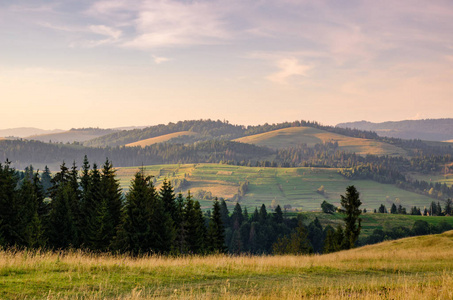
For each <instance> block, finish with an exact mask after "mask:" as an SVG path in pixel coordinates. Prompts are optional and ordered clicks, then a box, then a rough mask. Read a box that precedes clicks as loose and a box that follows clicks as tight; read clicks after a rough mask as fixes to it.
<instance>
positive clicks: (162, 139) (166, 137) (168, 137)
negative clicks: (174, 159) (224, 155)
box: [126, 131, 198, 147]
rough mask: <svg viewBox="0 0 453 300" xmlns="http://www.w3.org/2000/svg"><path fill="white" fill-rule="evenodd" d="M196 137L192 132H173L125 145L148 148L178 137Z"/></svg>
mask: <svg viewBox="0 0 453 300" xmlns="http://www.w3.org/2000/svg"><path fill="white" fill-rule="evenodd" d="M196 135H198V133H196V132H192V131H180V132H174V133H169V134H164V135H160V136H157V137H153V138H149V139H144V140H140V141H137V142H134V143H129V144H126V147H137V146H140V147H146V146H150V145H153V144H157V143H164V142H168V141H170V140H171V139H174V138H180V137H184V136H196Z"/></svg>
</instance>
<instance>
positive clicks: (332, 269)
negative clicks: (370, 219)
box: [0, 231, 453, 299]
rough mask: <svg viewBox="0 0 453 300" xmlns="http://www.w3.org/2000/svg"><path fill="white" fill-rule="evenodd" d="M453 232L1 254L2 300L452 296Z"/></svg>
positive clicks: (418, 297)
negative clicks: (363, 241)
mask: <svg viewBox="0 0 453 300" xmlns="http://www.w3.org/2000/svg"><path fill="white" fill-rule="evenodd" d="M452 270H453V231H449V232H445V233H443V234H440V235H430V236H418V237H412V238H406V239H401V240H395V241H388V242H384V243H381V244H376V245H371V246H365V247H362V248H357V249H352V250H348V251H342V252H337V253H332V254H327V255H313V256H248V255H246V256H229V255H212V256H205V257H199V256H185V257H161V256H148V257H141V258H130V257H127V256H116V255H106V254H104V255H99V254H93V253H83V252H56V253H52V252H39V251H37V252H32V251H28V252H26V251H16V250H15V251H4V250H2V251H0V274H1V277H2V280H1V282H0V298H3V299H25V298H27V299H36V298H37V299H43V298H47V299H69V298H70V299H73V298H75V299H163V298H165V299H169V298H170V299H181V298H183V299H210V298H216V299H271V298H281V299H301V298H304V299H306V298H309V299H313V298H315V299H452V298H453V271H452Z"/></svg>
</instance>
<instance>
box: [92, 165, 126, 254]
mask: <svg viewBox="0 0 453 300" xmlns="http://www.w3.org/2000/svg"><path fill="white" fill-rule="evenodd" d="M100 193H101V199H102V200H101V201H102V202H101V205H100V207H99V208H98V210H97V212H98V213H97V220H98V224H99V225H98V226H99V228H98V233H97V235H98V239H97V240H98V245H99V246H98V247H99V248H100V249H101V250H102V249H104V250H105V249H107V248H109V246H110V244H111V243H112V241H113V238H114V236H115V234H116V230H117V228H118V227H119V226H120V224H121V212H122V208H123V193H122V190H121V187H120V184H119V180H118V179H116V174H115V169H113V165H112V163H111V162H110V161H109V160H108V159H106V161H105V163H104V166H103V168H102V174H101V184H100ZM99 237H101V238H99ZM99 243H100V244H99Z"/></svg>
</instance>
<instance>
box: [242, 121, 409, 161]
mask: <svg viewBox="0 0 453 300" xmlns="http://www.w3.org/2000/svg"><path fill="white" fill-rule="evenodd" d="M234 141H235V142H241V143H247V144H254V145H257V146H265V147H269V148H271V149H281V148H286V147H296V146H298V145H300V144H307V146H309V147H313V146H315V145H316V144H322V143H325V142H338V146H339V148H340V149H341V150H343V151H347V152H355V153H357V154H361V155H365V154H374V155H398V156H399V155H406V154H407V153H406V151H405V150H404V149H401V148H399V147H396V146H394V145H390V144H387V143H383V142H380V141H376V140H372V139H361V138H355V137H349V136H344V135H341V134H336V133H332V132H328V131H325V130H321V129H318V128H312V127H290V128H283V129H278V130H274V131H269V132H265V133H260V134H256V135H251V136H246V137H242V138H238V139H235V140H234Z"/></svg>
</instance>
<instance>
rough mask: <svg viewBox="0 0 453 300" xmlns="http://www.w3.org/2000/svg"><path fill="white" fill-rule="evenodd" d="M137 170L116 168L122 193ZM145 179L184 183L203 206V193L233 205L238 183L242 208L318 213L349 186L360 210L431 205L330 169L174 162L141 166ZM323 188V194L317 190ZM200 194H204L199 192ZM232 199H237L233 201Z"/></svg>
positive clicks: (415, 196) (391, 187)
mask: <svg viewBox="0 0 453 300" xmlns="http://www.w3.org/2000/svg"><path fill="white" fill-rule="evenodd" d="M138 170H139V167H125V168H119V169H118V171H117V174H118V177H119V180H120V183H121V186H122V188H123V189H124V190H125V191H126V190H127V189H128V187H129V184H130V182H131V179H132V178H133V176H134V174H135V173H136V172H137V171H138ZM144 170H145V172H146V174H147V175H152V176H154V177H155V178H156V185H157V186H159V185H160V184H161V183H162V181H163V180H164V178H167V179H169V180H175V179H179V180H180V181H181V180H185V181H186V182H185V184H184V186H183V188H181V189H179V188H176V190H177V191H178V190H181V191H182V192H184V193H187V192H188V191H189V190H190V192H191V193H192V195H194V197H195V198H196V199H199V200H201V203H202V205H203V206H204V207H205V208H209V207H210V206H211V205H212V203H211V201H210V200H208V199H204V200H203V199H202V198H203V197H201V198H200V195H203V194H205V193H204V192H211V194H212V195H213V196H217V197H224V198H227V199H229V200H230V201H227V203H228V205H230V206H233V205H234V204H235V201H237V199H238V198H237V195H236V194H238V189H239V186H240V184H241V183H244V182H247V183H248V188H247V191H246V193H245V195H243V196H242V197H241V198H240V200H239V201H240V203H241V205H243V206H246V207H249V208H254V207H255V206H261V204H263V203H264V204H265V205H266V206H271V205H272V203H273V202H274V203H278V204H280V205H281V206H282V207H283V206H284V205H291V207H293V208H295V209H300V210H302V211H311V210H320V205H321V203H322V202H323V201H324V200H326V201H328V202H330V203H332V204H334V205H335V206H339V205H340V195H344V191H345V189H346V187H347V186H349V185H355V186H356V188H357V189H358V190H359V192H360V193H361V199H362V202H363V207H364V208H366V209H367V210H369V211H372V210H373V209H375V208H378V207H379V205H381V204H384V205H386V206H387V208H390V206H391V205H392V203H395V204H397V205H398V204H401V205H402V206H404V207H406V208H408V209H409V208H410V207H411V206H414V205H416V206H417V207H422V208H423V207H424V206H429V204H430V203H431V201H433V199H432V198H429V197H427V196H423V195H419V194H416V193H412V192H408V191H405V190H402V189H398V188H397V187H395V186H394V185H391V184H381V183H378V182H375V181H372V180H349V179H347V178H344V177H343V176H341V175H340V174H339V173H338V169H334V168H329V169H324V168H261V167H242V166H231V165H222V164H184V165H183V164H173V165H154V166H145V167H144ZM321 186H323V187H324V193H323V194H320V193H319V192H317V190H318V188H320V187H321ZM200 191H201V192H202V193H200ZM233 199H235V200H233Z"/></svg>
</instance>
